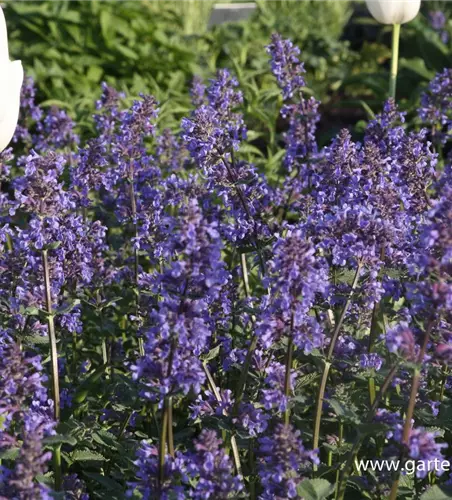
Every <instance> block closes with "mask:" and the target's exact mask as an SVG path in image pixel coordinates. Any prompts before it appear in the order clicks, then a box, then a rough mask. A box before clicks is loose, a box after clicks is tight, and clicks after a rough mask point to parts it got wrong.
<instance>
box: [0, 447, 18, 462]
mask: <svg viewBox="0 0 452 500" xmlns="http://www.w3.org/2000/svg"><path fill="white" fill-rule="evenodd" d="M19 451H20V448H10V449H9V450H5V451H0V460H15V459H16V458H17V456H18V455H19Z"/></svg>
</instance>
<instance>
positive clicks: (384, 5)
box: [366, 0, 421, 24]
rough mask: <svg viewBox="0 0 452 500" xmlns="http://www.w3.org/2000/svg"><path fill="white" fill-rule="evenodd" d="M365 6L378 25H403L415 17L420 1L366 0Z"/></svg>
mask: <svg viewBox="0 0 452 500" xmlns="http://www.w3.org/2000/svg"><path fill="white" fill-rule="evenodd" d="M366 4H367V8H368V9H369V12H370V13H371V14H372V16H373V17H374V18H375V19H376V20H377V21H378V22H379V23H382V24H404V23H408V22H409V21H412V20H413V19H414V18H415V17H416V16H417V14H418V12H419V9H420V7H421V0H366Z"/></svg>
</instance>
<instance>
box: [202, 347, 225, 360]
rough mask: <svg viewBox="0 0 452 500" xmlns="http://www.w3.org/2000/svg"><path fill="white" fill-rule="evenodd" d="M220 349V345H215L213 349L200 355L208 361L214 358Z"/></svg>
mask: <svg viewBox="0 0 452 500" xmlns="http://www.w3.org/2000/svg"><path fill="white" fill-rule="evenodd" d="M220 351H221V345H217V346H216V347H214V348H213V349H211V350H210V351H209V352H208V353H207V354H206V355H204V356H201V359H202V360H203V361H204V362H205V363H207V362H208V361H212V359H215V358H216V357H217V356H218V355H219V354H220Z"/></svg>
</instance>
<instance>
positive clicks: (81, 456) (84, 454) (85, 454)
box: [70, 450, 106, 462]
mask: <svg viewBox="0 0 452 500" xmlns="http://www.w3.org/2000/svg"><path fill="white" fill-rule="evenodd" d="M70 457H71V460H72V461H73V462H103V461H104V460H106V458H105V457H104V456H103V455H101V454H100V453H97V451H91V450H76V451H74V452H73V453H71V455H70Z"/></svg>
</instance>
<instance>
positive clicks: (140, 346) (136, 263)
mask: <svg viewBox="0 0 452 500" xmlns="http://www.w3.org/2000/svg"><path fill="white" fill-rule="evenodd" d="M130 205H131V208H132V217H133V226H134V231H135V238H138V224H137V220H136V219H137V202H136V198H135V188H134V187H133V174H132V175H131V179H130ZM135 244H136V242H135ZM133 256H134V265H133V267H134V273H133V274H134V281H135V287H136V290H135V293H136V299H135V306H136V315H137V318H139V316H140V289H139V288H138V272H139V265H140V258H139V255H138V248H136V246H135V248H134V250H133ZM138 349H139V352H140V356H144V342H143V339H142V338H141V337H138Z"/></svg>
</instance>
